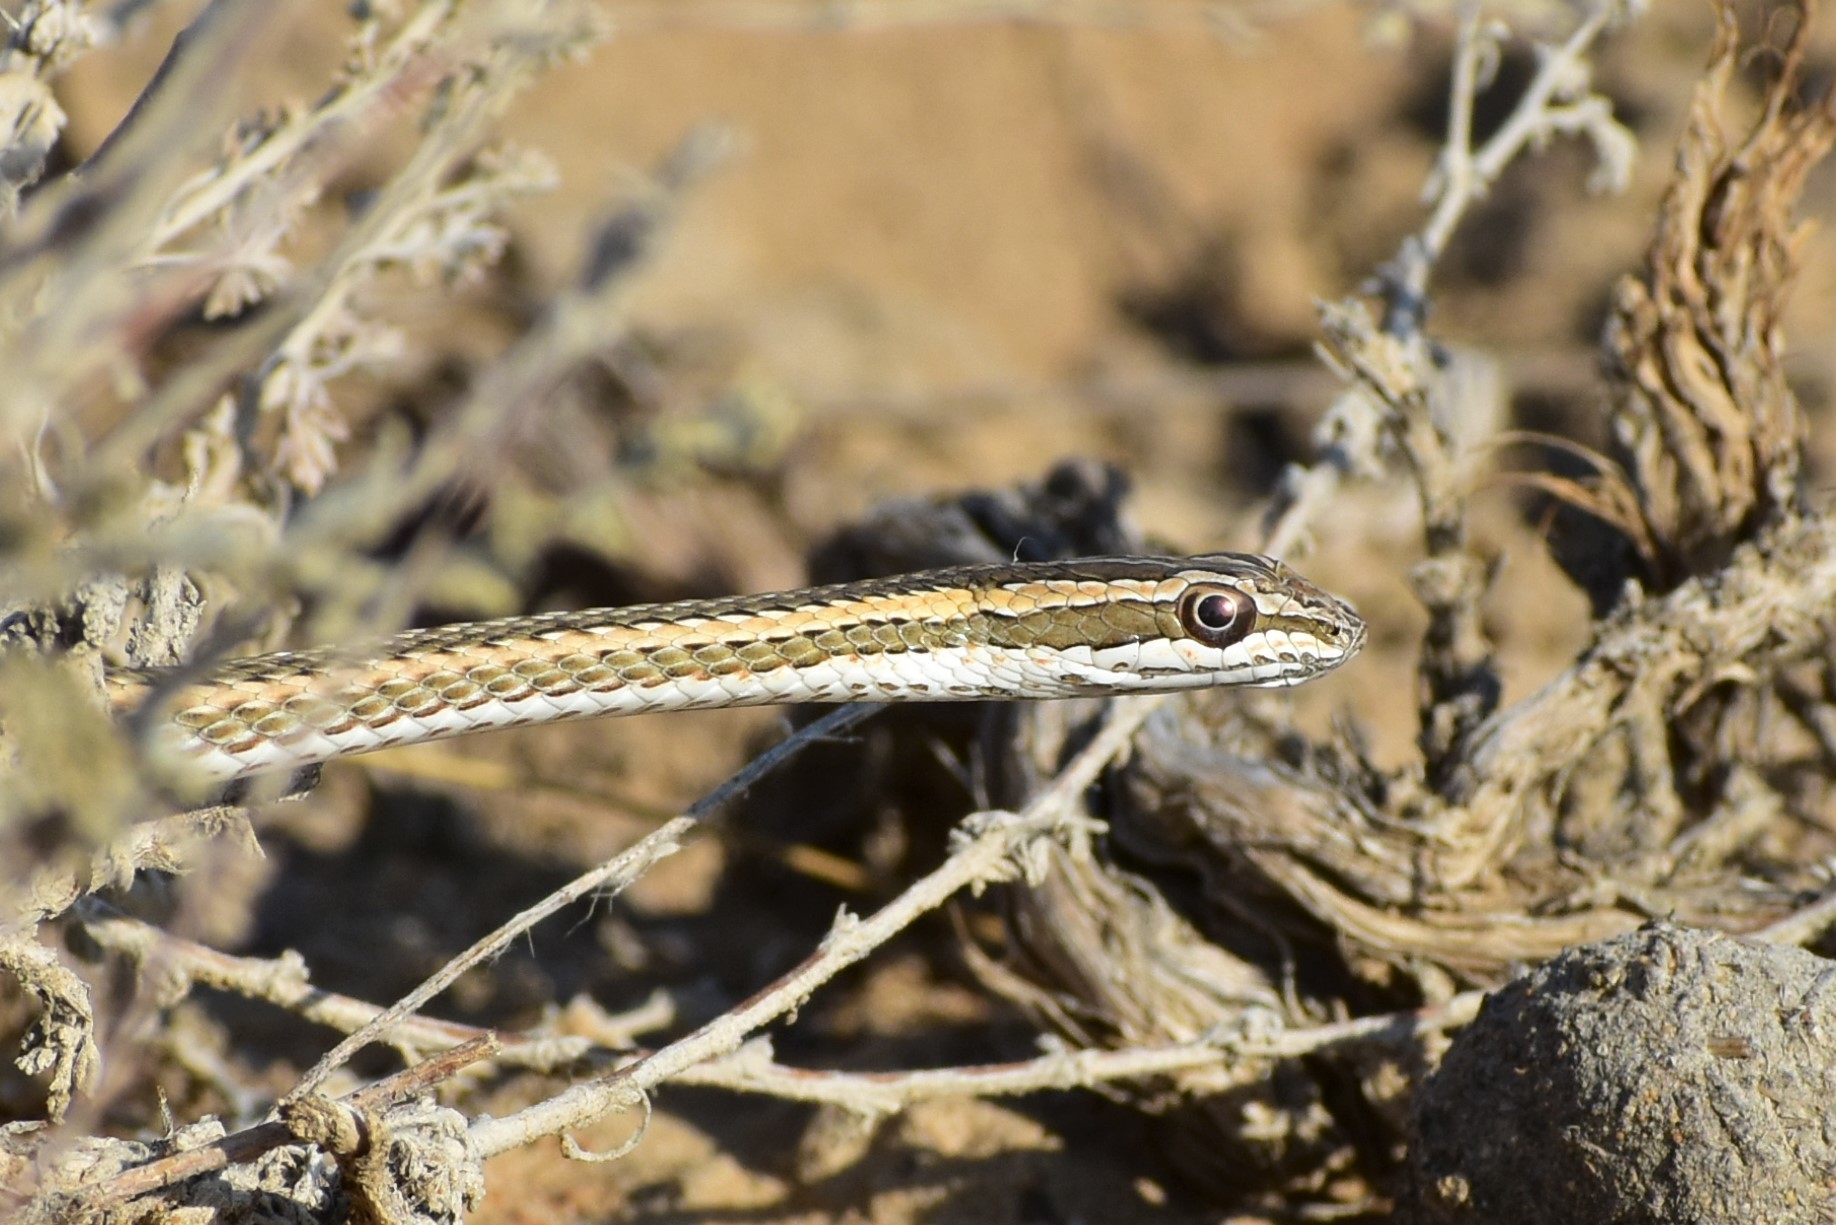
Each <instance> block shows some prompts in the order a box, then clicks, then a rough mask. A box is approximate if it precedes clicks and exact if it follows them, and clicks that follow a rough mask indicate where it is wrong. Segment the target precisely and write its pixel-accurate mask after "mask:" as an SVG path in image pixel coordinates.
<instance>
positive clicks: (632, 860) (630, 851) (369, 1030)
mask: <svg viewBox="0 0 1836 1225" xmlns="http://www.w3.org/2000/svg"><path fill="white" fill-rule="evenodd" d="M877 709H878V707H874V706H864V705H856V706H844V707H842V708H840V709H839V710H834V711H831V712H829V713H828V714H827V715H825V716H823V717H822V718H821V719H819V720H817V721H816V722H814V723H812V724H810V725H809V726H807V727H804V728H802V729H801V730H799V731H798V732H797V733H796V734H794V735H792V736H790V737H789V738H787V739H786V740H784V741H782V742H781V743H779V744H777V745H774V746H773V747H772V748H771V749H770V750H769V751H767V752H765V753H762V754H760V755H759V756H758V757H757V758H756V759H755V760H753V761H751V762H749V763H747V765H746V766H745V768H744V769H742V770H740V771H739V772H738V773H736V774H735V775H734V776H733V777H732V778H730V779H728V780H727V781H726V782H724V783H722V784H721V785H720V786H719V787H717V788H715V789H714V790H713V791H712V792H710V793H708V795H706V796H704V797H703V798H702V799H701V800H700V801H698V802H697V803H696V804H695V806H694V807H693V808H691V809H690V810H689V811H688V812H687V813H685V814H684V815H682V816H680V817H677V818H675V819H674V820H672V821H669V822H667V823H665V824H664V825H663V827H662V828H660V829H658V830H656V831H654V832H653V833H650V834H647V835H645V836H644V837H643V838H641V839H639V840H638V841H637V842H635V843H633V844H632V845H631V846H629V847H627V848H626V849H625V850H624V851H623V852H621V853H620V854H618V855H616V856H614V857H613V858H612V859H610V860H608V861H607V862H605V863H603V864H601V865H600V866H599V867H597V868H595V869H593V870H592V871H591V872H587V873H584V874H582V875H580V876H577V877H575V878H574V879H573V880H571V881H569V882H568V883H567V884H566V885H564V886H562V887H561V888H560V889H557V890H555V891H554V892H553V893H551V894H549V895H548V896H547V897H545V898H543V899H542V900H541V901H540V902H538V903H536V905H534V906H531V907H530V908H529V909H527V910H524V911H523V912H521V913H520V914H518V915H516V916H515V917H513V918H512V919H510V920H509V921H508V922H507V923H505V924H503V925H502V926H501V927H499V928H498V929H497V930H496V931H494V932H492V933H491V934H490V935H488V936H485V937H484V938H483V939H482V940H479V941H478V942H477V943H476V944H474V945H472V947H471V948H469V949H467V950H465V951H464V952H463V953H460V954H459V955H458V956H457V957H454V958H453V959H452V960H451V961H448V962H447V963H446V964H445V965H443V966H441V967H440V969H439V970H438V971H436V972H435V973H434V974H433V975H431V976H430V977H429V978H428V979H427V980H426V981H425V982H423V983H422V984H421V985H420V986H418V987H416V988H415V989H414V990H413V991H411V992H409V993H408V994H407V995H405V996H403V997H402V998H401V999H400V1000H398V1001H396V1002H395V1003H394V1004H392V1005H391V1006H390V1007H388V1008H387V1009H384V1010H383V1011H382V1012H381V1013H379V1014H377V1016H376V1017H374V1018H373V1019H371V1020H370V1021H369V1022H368V1023H367V1024H365V1025H364V1026H363V1027H362V1028H361V1029H359V1030H357V1032H355V1033H353V1034H351V1035H350V1036H349V1037H347V1038H345V1039H344V1040H343V1041H342V1042H340V1043H339V1044H338V1045H337V1046H335V1047H333V1048H332V1049H331V1050H330V1051H329V1052H327V1053H326V1054H325V1056H324V1057H323V1058H321V1059H320V1060H319V1062H318V1063H316V1064H314V1065H313V1066H312V1069H311V1070H310V1071H308V1072H307V1073H306V1075H305V1076H303V1077H301V1078H300V1083H299V1084H298V1085H297V1086H296V1087H295V1088H294V1089H293V1090H292V1091H291V1092H290V1093H288V1094H287V1097H288V1098H289V1099H293V1098H298V1097H300V1096H302V1095H304V1094H307V1093H311V1092H314V1091H315V1090H316V1089H317V1088H318V1087H319V1085H321V1084H323V1083H324V1081H325V1078H326V1077H327V1076H329V1075H331V1073H332V1072H333V1071H335V1070H336V1069H338V1068H339V1067H342V1066H343V1065H344V1063H345V1062H346V1061H347V1060H349V1059H350V1057H351V1056H352V1055H354V1054H356V1053H357V1052H358V1051H360V1050H362V1049H363V1048H364V1047H365V1046H367V1045H369V1044H370V1043H371V1042H374V1041H377V1040H378V1039H379V1038H382V1037H384V1036H385V1035H387V1034H389V1032H390V1031H391V1029H392V1028H393V1027H394V1026H395V1025H396V1024H397V1023H399V1022H400V1021H401V1020H402V1019H403V1018H405V1017H407V1016H409V1015H410V1014H412V1013H415V1012H418V1011H419V1010H420V1008H421V1006H422V1005H424V1004H425V1003H427V1001H429V1000H431V999H433V998H434V997H435V996H437V995H439V994H440V993H441V992H442V991H444V990H446V988H447V987H449V986H451V985H452V984H453V982H454V981H455V980H457V979H458V978H459V976H460V975H461V974H463V973H465V972H466V971H467V970H469V969H471V968H472V967H474V966H476V965H479V964H481V963H483V962H484V961H487V960H489V959H490V958H492V957H495V956H497V955H498V954H499V953H501V952H502V951H503V950H504V949H506V948H508V947H509V946H510V944H511V942H512V941H514V940H516V939H517V938H518V937H520V936H521V935H522V934H523V933H524V932H527V931H528V930H529V929H530V928H532V927H534V926H535V925H536V924H537V923H539V922H541V921H542V920H543V919H546V918H547V917H549V916H550V915H552V914H554V913H555V912H556V911H558V910H560V909H561V908H562V907H564V906H568V905H571V904H573V903H574V902H577V901H579V900H580V899H581V898H583V897H586V896H587V895H589V894H593V893H604V894H606V895H608V896H617V895H618V893H620V892H621V891H622V890H623V889H624V888H625V887H626V886H627V885H629V884H630V883H631V882H632V881H634V880H636V879H637V878H638V877H640V876H642V875H643V874H644V873H645V872H647V871H649V870H650V868H651V866H652V865H654V864H655V863H656V862H657V861H658V860H660V859H664V858H666V857H667V856H670V855H673V854H675V853H676V852H677V851H678V850H680V849H681V848H682V840H683V839H684V838H685V837H687V835H688V834H689V832H690V831H691V830H693V829H694V828H695V827H696V826H697V825H699V824H700V823H701V821H702V820H703V819H705V818H706V817H707V816H708V814H710V813H712V812H714V811H716V810H717V809H719V808H720V807H721V805H723V804H725V803H726V802H727V801H729V800H731V799H733V798H734V797H735V796H737V795H739V794H740V793H742V792H743V791H745V790H746V788H748V787H750V786H752V784H753V783H755V782H757V781H758V780H759V779H761V778H763V777H764V776H765V775H766V774H768V773H770V772H771V771H772V770H774V769H776V768H777V767H778V766H780V765H782V764H783V763H784V762H786V761H788V760H790V759H791V758H792V757H794V756H796V755H797V754H798V753H800V752H802V751H803V750H804V749H806V748H808V747H809V746H810V745H812V744H816V743H818V742H819V741H822V740H826V739H829V738H831V737H834V736H836V735H839V734H840V733H842V732H843V731H846V730H847V729H848V728H850V727H853V726H855V725H856V724H858V723H860V722H861V721H863V720H864V719H867V718H868V717H870V716H871V715H872V714H873V713H874V711H875V710H877Z"/></svg>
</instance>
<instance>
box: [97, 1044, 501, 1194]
mask: <svg viewBox="0 0 1836 1225" xmlns="http://www.w3.org/2000/svg"><path fill="white" fill-rule="evenodd" d="M497 1053H498V1048H497V1039H496V1036H495V1035H492V1034H486V1035H484V1036H482V1037H479V1038H475V1039H473V1040H472V1041H470V1042H466V1043H462V1044H461V1045H459V1046H455V1047H453V1048H451V1049H450V1050H446V1051H442V1052H441V1053H440V1054H439V1055H437V1056H435V1057H434V1058H432V1059H429V1060H427V1061H426V1062H425V1063H420V1064H416V1065H415V1066H414V1067H412V1068H406V1069H404V1070H402V1071H400V1072H397V1073H395V1075H393V1076H390V1077H387V1078H386V1079H383V1080H379V1081H377V1082H376V1083H375V1084H371V1085H365V1086H364V1087H363V1088H361V1089H359V1090H357V1091H356V1092H354V1093H351V1094H348V1095H346V1096H345V1097H342V1098H339V1099H337V1100H338V1102H339V1103H340V1104H341V1105H343V1106H345V1107H347V1108H348V1109H350V1110H352V1111H356V1112H363V1111H373V1110H379V1109H382V1108H385V1107H387V1106H390V1105H392V1104H394V1103H396V1102H401V1101H406V1100H407V1099H409V1098H412V1097H417V1096H419V1095H421V1094H423V1093H426V1092H427V1091H428V1090H430V1089H432V1088H433V1087H434V1086H435V1085H438V1084H441V1083H443V1082H445V1081H447V1080H450V1079H452V1077H453V1076H454V1075H456V1074H457V1073H458V1072H459V1071H461V1070H462V1069H463V1068H466V1067H468V1066H470V1065H471V1064H474V1063H477V1062H479V1061H480V1060H484V1059H490V1058H493V1057H494V1056H495V1055H496V1054H497ZM297 1142H298V1140H297V1137H295V1135H294V1134H293V1131H292V1130H291V1129H290V1128H289V1127H288V1126H287V1125H286V1124H285V1123H263V1124H261V1125H259V1126H256V1127H251V1128H248V1129H247V1130H245V1131H239V1132H236V1133H234V1134H232V1135H228V1136H225V1137H223V1139H221V1140H218V1141H217V1142H216V1143H214V1144H207V1145H204V1146H203V1147H201V1148H195V1149H188V1150H186V1151H185V1152H182V1153H176V1154H174V1155H173V1156H171V1157H162V1158H160V1159H159V1160H158V1161H150V1162H148V1163H147V1164H146V1165H143V1166H136V1167H135V1168H134V1169H131V1170H128V1171H127V1172H125V1173H123V1174H121V1175H120V1176H119V1177H117V1178H115V1179H114V1180H113V1181H112V1182H109V1183H107V1184H106V1185H105V1186H103V1187H101V1188H98V1189H97V1191H96V1192H95V1193H94V1194H93V1195H92V1196H89V1197H87V1199H88V1202H89V1204H90V1205H91V1206H94V1207H106V1206H107V1205H110V1204H119V1203H123V1202H125V1201H127V1200H131V1199H135V1198H138V1197H139V1196H142V1195H151V1194H152V1193H154V1192H156V1191H159V1190H161V1189H162V1188H165V1187H170V1186H172V1185H174V1184H176V1183H179V1182H183V1181H184V1180H185V1179H187V1178H195V1177H197V1176H198V1175H200V1174H208V1173H211V1172H212V1171H214V1170H221V1169H224V1168H225V1167H227V1166H231V1165H235V1164H236V1163H237V1162H241V1161H252V1160H253V1159H255V1158H256V1157H259V1156H261V1155H262V1154H263V1153H267V1152H271V1151H272V1150H274V1149H277V1148H280V1147H282V1146H283V1145H287V1144H294V1143H297Z"/></svg>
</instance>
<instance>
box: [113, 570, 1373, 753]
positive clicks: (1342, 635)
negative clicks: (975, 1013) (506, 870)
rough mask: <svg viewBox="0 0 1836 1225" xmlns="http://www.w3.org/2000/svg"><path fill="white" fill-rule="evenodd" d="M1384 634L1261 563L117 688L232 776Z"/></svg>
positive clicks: (452, 646)
mask: <svg viewBox="0 0 1836 1225" xmlns="http://www.w3.org/2000/svg"><path fill="white" fill-rule="evenodd" d="M1363 641H1364V622H1363V621H1362V620H1360V619H1359V617H1358V615H1357V613H1356V612H1354V611H1353V610H1352V609H1351V607H1350V606H1349V605H1347V604H1346V603H1344V602H1343V601H1341V600H1339V599H1337V598H1335V597H1334V596H1331V595H1328V594H1327V593H1326V592H1324V591H1322V590H1320V589H1319V588H1318V587H1315V586H1314V585H1313V584H1311V583H1309V582H1307V581H1306V580H1305V579H1303V578H1301V577H1300V576H1299V575H1297V574H1295V573H1294V572H1293V571H1291V570H1289V569H1288V568H1287V567H1285V566H1283V565H1282V564H1281V563H1279V562H1276V561H1272V560H1270V559H1268V558H1264V557H1259V556H1256V555H1253V554H1246V553H1212V554H1204V555H1200V556H1195V557H1186V558H1150V557H1116V558H1091V559H1085V560H1081V561H1069V562H1046V563H1036V564H1013V565H1000V566H966V567H959V568H956V569H948V570H933V571H928V572H924V573H920V574H912V575H906V576H902V577H899V578H890V579H878V580H872V581H867V582H857V583H847V584H842V585H838V586H830V587H812V588H806V589H803V590H799V591H788V592H782V593H776V594H769V595H755V596H737V597H730V598H723V599H714V600H684V601H680V602H678V603H673V604H646V605H637V606H633V607H629V608H610V609H594V610H591V611H587V612H562V613H545V614H541V615H537V616H529V617H512V618H507V619H504V620H498V621H482V622H475V623H468V624H460V625H447V626H441V627H438V628H434V629H420V630H410V631H408V632H406V633H403V634H398V635H396V636H395V637H393V638H390V639H387V640H385V641H383V642H381V643H377V644H374V645H372V646H369V647H362V648H339V647H327V648H320V649H316V650H308V651H283V652H280V653H277V654H271V655H261V656H256V657H253V658H249V659H239V660H232V661H229V662H226V663H222V664H218V665H214V666H211V667H208V668H207V669H206V670H204V671H203V672H201V673H198V674H192V673H188V672H183V671H179V672H161V671H156V670H135V669H121V670H117V671H113V672H111V673H110V674H109V677H108V683H109V689H110V697H111V701H112V702H113V705H114V707H115V708H116V710H117V711H118V712H121V713H127V712H130V711H136V710H139V709H140V708H142V707H143V706H146V705H147V704H148V703H152V704H154V705H153V706H152V707H151V708H150V709H152V710H156V711H157V712H158V713H157V714H156V715H155V716H154V717H153V719H152V722H151V724H150V726H152V728H153V729H154V737H155V742H156V747H157V748H158V750H159V751H160V752H164V753H172V754H176V755H177V756H178V757H180V758H182V759H184V760H187V761H189V762H190V763H192V768H193V769H194V770H196V771H198V772H200V773H202V774H203V775H205V776H207V777H211V778H216V779H222V780H229V779H236V778H241V777H245V776H248V775H252V774H258V773H262V772H266V771H274V770H286V769H297V768H300V767H305V766H310V765H314V764H317V763H320V762H324V761H329V760H331V759H333V758H338V757H345V756H349V755H352V754H356V753H366V752H371V751H373V750H376V749H384V748H391V747H394V746H396V745H406V744H417V743H421V742H424V741H429V740H439V739H444V738H447V737H450V736H460V735H465V734H467V733H469V732H475V731H484V730H488V729H491V728H503V727H524V726H528V725H531V724H539V723H549V722H554V721H558V720H562V719H579V718H590V717H593V716H598V715H621V714H637V713H640V712H645V711H654V710H694V709H704V708H708V707H724V706H757V705H764V704H768V703H778V702H849V701H856V700H860V701H954V700H966V699H972V698H1055V697H1072V696H1084V695H1103V694H1118V693H1131V692H1146V691H1155V690H1167V689H1192V688H1201V687H1206V686H1211V685H1259V686H1270V685H1294V684H1299V683H1300V682H1301V681H1304V680H1308V679H1310V678H1312V677H1314V676H1317V675H1319V674H1321V673H1323V672H1326V671H1329V670H1331V669H1332V668H1335V667H1337V666H1339V665H1340V664H1341V663H1343V662H1345V661H1346V660H1347V659H1349V658H1350V657H1351V656H1352V655H1353V654H1354V653H1356V651H1357V650H1358V648H1359V647H1360V646H1361V645H1362V644H1363Z"/></svg>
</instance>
